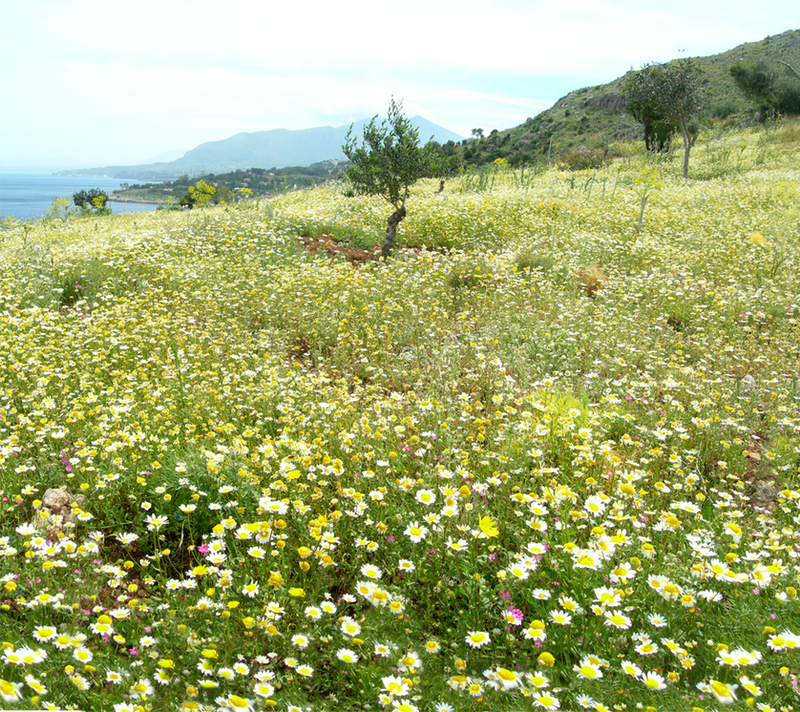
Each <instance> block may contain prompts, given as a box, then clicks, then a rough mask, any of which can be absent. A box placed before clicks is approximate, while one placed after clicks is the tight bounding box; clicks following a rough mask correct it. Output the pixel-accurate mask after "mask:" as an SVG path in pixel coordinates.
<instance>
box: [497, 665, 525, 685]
mask: <svg viewBox="0 0 800 712" xmlns="http://www.w3.org/2000/svg"><path fill="white" fill-rule="evenodd" d="M494 679H496V680H497V681H498V682H499V683H500V685H501V686H502V688H503V689H504V690H513V689H514V688H515V687H518V686H519V685H521V684H522V676H521V675H520V674H519V673H517V672H514V671H513V670H509V669H507V668H502V667H498V668H495V669H494Z"/></svg>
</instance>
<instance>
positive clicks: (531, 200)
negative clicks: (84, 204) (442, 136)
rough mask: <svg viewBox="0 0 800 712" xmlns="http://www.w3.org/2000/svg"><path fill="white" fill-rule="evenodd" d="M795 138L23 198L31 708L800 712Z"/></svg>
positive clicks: (15, 650)
mask: <svg viewBox="0 0 800 712" xmlns="http://www.w3.org/2000/svg"><path fill="white" fill-rule="evenodd" d="M798 155H800V131H798V128H797V125H792V124H785V125H783V126H780V125H779V126H777V127H772V128H769V129H759V130H749V131H743V132H737V133H727V134H719V135H717V134H714V133H713V132H710V131H707V132H705V133H704V134H701V137H700V139H699V140H698V143H697V145H696V146H695V148H694V150H693V153H692V167H691V172H690V179H689V180H687V181H684V180H683V179H682V176H681V165H680V159H679V158H674V157H672V156H664V157H655V158H653V157H648V156H646V155H645V154H644V151H643V149H642V148H640V147H639V146H638V145H633V144H629V145H628V144H625V145H622V146H620V147H618V157H617V158H615V159H614V160H613V161H612V162H611V163H610V164H609V165H608V166H606V167H604V168H602V169H600V170H596V171H593V170H584V171H566V170H561V169H560V168H559V167H558V166H557V165H553V166H551V167H549V168H545V167H541V168H539V169H536V170H534V169H532V168H526V169H511V168H509V167H507V166H505V165H503V164H502V162H500V163H497V164H494V165H492V166H491V167H489V168H486V169H484V170H483V171H482V172H481V173H480V174H465V175H463V176H460V177H457V178H454V179H450V180H448V181H447V183H446V187H445V190H444V191H443V192H441V193H440V192H438V188H439V183H438V181H421V182H419V183H418V184H417V185H416V186H415V188H414V192H413V195H412V196H411V198H410V199H409V201H408V204H407V209H408V217H407V218H406V220H404V221H403V223H401V225H400V230H399V233H398V244H399V249H397V250H396V252H395V254H394V255H393V256H392V258H391V259H390V260H388V261H381V260H379V259H375V260H370V259H367V260H361V261H357V262H355V264H354V263H353V262H352V261H348V260H346V259H343V258H342V256H341V255H340V254H337V253H335V252H332V253H328V252H325V251H319V252H317V253H315V254H311V253H309V252H308V251H307V250H306V249H304V246H303V243H302V242H301V240H300V236H302V235H315V236H318V235H327V234H330V235H335V236H336V237H337V239H339V240H350V241H351V242H352V243H353V244H354V245H356V246H359V247H360V248H362V250H363V248H369V247H370V246H371V242H372V240H373V239H375V238H378V239H379V238H380V237H381V236H382V232H383V230H384V229H385V222H386V216H387V207H388V204H386V203H385V202H382V201H381V200H380V199H379V198H364V197H356V198H354V197H348V194H347V193H348V191H347V189H346V188H347V187H346V186H343V185H342V184H340V183H331V184H329V185H325V186H322V187H319V188H315V189H313V190H302V191H296V192H290V193H287V194H285V195H282V196H279V197H276V198H274V199H272V200H269V201H261V202H260V203H255V202H253V203H243V204H237V205H227V206H220V207H210V208H205V209H197V210H192V211H184V212H180V211H175V212H173V211H158V212H155V213H150V214H145V213H139V214H128V215H118V216H115V215H111V216H103V217H97V216H68V215H63V216H62V217H61V218H51V219H45V220H40V221H37V222H34V223H23V222H19V221H15V220H12V219H6V220H4V221H3V222H2V223H1V224H0V264H1V265H2V270H0V351H1V352H2V362H1V363H2V371H0V500H2V501H1V502H0V507H1V508H0V648H1V649H0V701H2V706H4V708H7V709H81V710H114V711H115V712H123V711H125V710H145V711H149V710H160V709H163V710H173V709H174V710H226V711H227V710H237V711H244V710H272V709H275V710H279V711H280V712H301V711H305V712H311V711H312V710H313V711H314V712H322V711H327V710H329V711H331V712H333V711H334V710H374V711H377V710H386V711H387V712H395V711H397V712H448V711H449V712H456V711H457V712H462V711H463V712H471V711H474V710H486V711H487V712H511V711H517V710H558V709H562V710H580V709H586V710H596V711H598V712H602V711H605V710H649V711H651V712H652V711H654V710H663V711H665V712H667V711H674V710H694V711H698V712H699V711H702V712H712V711H713V710H720V709H723V708H725V709H733V710H737V709H738V710H745V709H755V710H760V711H761V712H769V711H770V710H793V709H800V682H798V676H800V602H799V601H798V593H797V589H798V587H800V485H798V478H799V476H800V472H799V468H800V384H798V375H800V368H799V365H798V364H799V359H800V243H799V240H800V166H799V164H798ZM54 491H55V492H54ZM54 497H55V499H54Z"/></svg>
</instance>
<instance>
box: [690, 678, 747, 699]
mask: <svg viewBox="0 0 800 712" xmlns="http://www.w3.org/2000/svg"><path fill="white" fill-rule="evenodd" d="M737 687H738V685H729V684H727V683H726V682H722V681H720V680H714V679H713V678H712V679H711V680H709V681H708V682H707V683H705V682H698V683H697V689H698V690H700V691H701V692H710V693H711V694H713V695H714V697H716V698H717V701H718V702H721V703H722V704H723V705H728V704H731V703H732V702H735V701H736V688H737Z"/></svg>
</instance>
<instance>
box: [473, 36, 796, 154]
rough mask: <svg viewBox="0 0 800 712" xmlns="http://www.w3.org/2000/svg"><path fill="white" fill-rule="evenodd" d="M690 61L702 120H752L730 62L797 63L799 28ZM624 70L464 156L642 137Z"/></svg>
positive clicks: (602, 146) (595, 145)
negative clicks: (704, 98)
mask: <svg viewBox="0 0 800 712" xmlns="http://www.w3.org/2000/svg"><path fill="white" fill-rule="evenodd" d="M673 61H677V60H673ZM693 61H694V63H695V64H696V65H697V67H698V68H699V69H701V70H702V71H703V73H704V74H705V77H706V80H707V89H708V99H709V101H708V106H707V109H706V116H705V117H704V120H705V119H708V120H712V121H717V122H719V123H720V124H721V125H723V126H724V125H738V124H740V123H741V122H743V121H747V120H752V116H751V115H749V114H748V111H752V109H751V106H750V102H749V100H748V99H747V97H745V95H744V94H743V93H742V92H741V91H740V90H739V88H738V87H737V86H736V83H735V82H734V81H733V78H732V77H731V73H730V70H731V67H732V66H733V65H734V64H736V63H737V62H758V61H763V62H765V63H766V64H767V65H768V66H770V67H771V68H772V69H773V70H774V71H775V72H783V71H785V67H784V66H783V65H782V64H781V62H788V63H789V64H791V65H792V66H793V67H795V68H797V69H800V30H789V31H787V32H783V33H782V34H780V35H773V36H771V37H767V38H765V39H763V40H760V41H758V42H749V43H747V44H743V45H739V46H738V47H735V48H733V49H731V50H728V51H727V52H722V53H720V54H715V55H711V56H708V57H695V58H694V59H693ZM636 69H639V68H638V67H637V68H636ZM626 76H627V75H625V76H622V77H619V78H617V79H615V80H614V81H612V82H609V83H608V84H602V85H599V86H595V87H586V88H584V89H578V90H576V91H573V92H570V93H569V94H567V95H566V96H564V97H562V98H561V99H559V100H558V101H557V102H556V103H555V104H553V106H551V107H550V108H549V109H546V110H545V111H543V112H541V113H540V114H537V115H536V116H535V117H533V118H530V119H528V120H527V121H526V122H525V123H524V124H521V125H520V126H516V127H513V128H509V129H505V130H504V131H497V132H493V133H492V135H490V136H487V137H486V138H483V139H480V140H477V141H469V142H468V143H467V144H466V145H465V147H464V149H463V156H464V160H465V162H466V163H467V164H471V165H482V164H487V163H491V162H492V161H495V160H497V159H498V158H504V159H506V160H507V161H508V162H509V163H510V164H512V165H517V164H520V163H532V162H536V161H538V160H543V159H547V158H548V157H551V158H553V159H555V158H556V156H557V155H558V154H559V153H560V152H562V151H564V150H565V149H570V148H577V147H578V146H585V147H586V148H589V149H598V150H601V151H602V150H606V149H608V148H609V147H611V146H612V145H613V144H614V143H616V142H618V141H630V140H636V139H639V138H642V136H643V133H642V128H641V126H640V125H639V124H638V123H637V122H636V121H635V120H634V118H633V117H632V116H631V115H630V114H629V113H628V111H627V109H626V107H627V103H628V101H627V97H626V95H625V90H624V84H625V77H626Z"/></svg>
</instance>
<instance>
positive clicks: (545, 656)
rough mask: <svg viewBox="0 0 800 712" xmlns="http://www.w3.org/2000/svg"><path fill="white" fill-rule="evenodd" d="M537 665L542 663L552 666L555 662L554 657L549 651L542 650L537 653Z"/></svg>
mask: <svg viewBox="0 0 800 712" xmlns="http://www.w3.org/2000/svg"><path fill="white" fill-rule="evenodd" d="M538 662H539V665H544V666H545V667H553V665H555V664H556V659H555V658H554V657H553V656H552V654H551V653H548V652H544V653H542V654H541V655H539V658H538Z"/></svg>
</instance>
